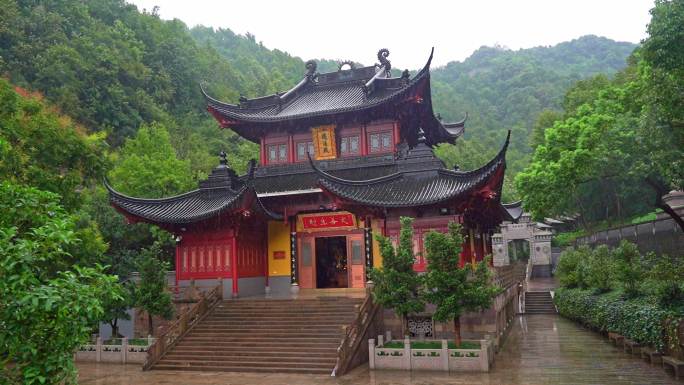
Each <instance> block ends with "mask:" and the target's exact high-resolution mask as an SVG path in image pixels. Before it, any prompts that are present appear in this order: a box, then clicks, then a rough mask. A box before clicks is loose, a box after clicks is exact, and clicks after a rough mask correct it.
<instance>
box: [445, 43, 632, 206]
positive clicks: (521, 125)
mask: <svg viewBox="0 0 684 385" xmlns="http://www.w3.org/2000/svg"><path fill="white" fill-rule="evenodd" d="M634 48H635V45H634V44H631V43H619V42H615V41H613V40H610V39H606V38H601V37H596V36H584V37H582V38H579V39H576V40H573V41H570V42H565V43H561V44H558V45H555V46H552V47H537V48H530V49H521V50H518V51H511V50H507V49H504V48H501V47H482V48H480V49H478V50H477V51H475V52H474V53H473V54H472V55H471V56H470V57H468V58H467V59H466V60H464V61H463V62H452V63H449V64H447V65H446V66H444V67H442V68H437V69H435V70H434V71H433V76H432V79H433V80H432V90H433V91H432V92H433V98H432V99H433V103H434V105H435V111H437V112H439V113H441V114H442V116H443V117H444V118H446V119H448V120H456V119H461V117H462V116H463V115H464V114H465V113H468V122H467V124H466V136H465V138H466V140H464V141H461V142H459V143H458V144H457V146H456V147H455V148H454V147H453V146H444V147H443V148H441V149H440V151H439V153H440V155H441V156H442V158H443V159H445V160H447V162H448V163H450V165H451V164H452V163H458V164H459V165H460V166H461V168H465V169H469V168H473V167H477V166H478V165H479V164H483V163H484V162H485V161H486V160H487V159H489V158H490V157H491V156H492V155H493V154H495V153H496V151H498V149H499V146H500V145H501V142H502V141H503V138H504V137H505V135H506V133H505V132H506V130H508V129H511V130H513V132H512V138H511V147H510V149H509V153H508V156H507V161H508V171H507V182H509V183H507V185H506V187H507V191H505V193H506V194H507V198H509V199H514V198H516V197H517V194H515V193H514V192H512V191H511V189H512V187H513V184H512V183H510V181H512V178H513V177H514V176H515V174H516V173H517V172H519V171H520V170H521V169H522V168H523V167H524V166H525V165H527V164H528V162H529V159H530V155H531V153H532V148H531V147H530V145H529V144H530V137H531V134H532V129H533V127H534V124H535V122H536V120H537V116H538V115H539V113H540V112H541V111H542V110H545V109H550V110H560V109H561V104H562V101H563V96H564V94H565V92H566V90H567V89H568V87H570V86H571V85H572V84H573V83H574V82H576V81H577V80H580V79H583V78H586V77H589V76H592V75H595V74H606V75H611V74H613V73H615V72H616V71H618V70H620V69H622V68H624V67H625V66H626V59H627V57H628V56H629V54H630V53H631V52H632V51H633V50H634Z"/></svg>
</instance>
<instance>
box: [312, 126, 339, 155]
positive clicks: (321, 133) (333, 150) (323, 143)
mask: <svg viewBox="0 0 684 385" xmlns="http://www.w3.org/2000/svg"><path fill="white" fill-rule="evenodd" d="M311 133H312V135H313V144H314V153H315V158H316V160H326V159H335V158H337V147H336V146H335V126H320V127H314V128H313V129H312V132H311Z"/></svg>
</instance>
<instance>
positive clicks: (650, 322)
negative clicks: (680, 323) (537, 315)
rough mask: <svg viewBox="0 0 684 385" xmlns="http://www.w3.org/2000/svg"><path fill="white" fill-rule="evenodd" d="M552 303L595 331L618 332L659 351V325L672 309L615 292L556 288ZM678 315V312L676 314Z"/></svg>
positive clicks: (561, 311) (661, 331)
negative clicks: (600, 292) (627, 297)
mask: <svg viewBox="0 0 684 385" xmlns="http://www.w3.org/2000/svg"><path fill="white" fill-rule="evenodd" d="M554 302H555V304H556V306H557V307H558V311H559V312H560V314H561V315H563V316H565V317H568V318H570V319H573V320H576V321H579V322H581V323H583V324H585V325H587V326H590V327H592V328H595V329H597V330H600V331H603V332H607V331H612V332H616V333H619V334H621V335H623V336H625V337H627V338H629V339H631V340H634V341H637V342H639V343H642V344H648V345H652V346H654V347H655V348H656V349H658V350H659V351H663V349H664V347H665V345H666V341H665V339H664V338H663V335H664V333H663V324H664V321H665V320H666V319H668V318H669V317H672V316H675V314H673V313H672V312H670V311H668V310H666V309H664V308H662V307H660V306H658V305H657V304H655V303H652V302H650V301H648V300H645V299H623V298H621V297H620V296H619V295H618V294H617V293H608V294H601V295H596V294H595V293H594V292H593V291H591V290H581V289H569V288H560V289H558V290H557V291H556V292H555V296H554ZM680 317H681V314H680Z"/></svg>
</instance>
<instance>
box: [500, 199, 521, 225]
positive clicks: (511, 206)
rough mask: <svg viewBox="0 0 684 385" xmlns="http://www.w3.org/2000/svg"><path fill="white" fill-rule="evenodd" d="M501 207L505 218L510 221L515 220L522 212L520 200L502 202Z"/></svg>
mask: <svg viewBox="0 0 684 385" xmlns="http://www.w3.org/2000/svg"><path fill="white" fill-rule="evenodd" d="M501 208H502V210H503V212H504V215H505V216H506V218H507V219H508V220H510V221H512V222H516V221H517V220H518V219H520V217H521V216H522V214H523V209H522V201H517V202H511V203H502V204H501Z"/></svg>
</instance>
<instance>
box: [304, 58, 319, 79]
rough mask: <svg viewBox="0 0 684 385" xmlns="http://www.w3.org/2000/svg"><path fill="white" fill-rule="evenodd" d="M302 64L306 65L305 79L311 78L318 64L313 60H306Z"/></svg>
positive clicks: (314, 74)
mask: <svg viewBox="0 0 684 385" xmlns="http://www.w3.org/2000/svg"><path fill="white" fill-rule="evenodd" d="M304 66H305V67H306V77H307V79H309V80H313V78H314V77H316V68H317V67H318V64H317V63H316V61H315V60H308V61H307V62H306V63H305V64H304Z"/></svg>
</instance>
